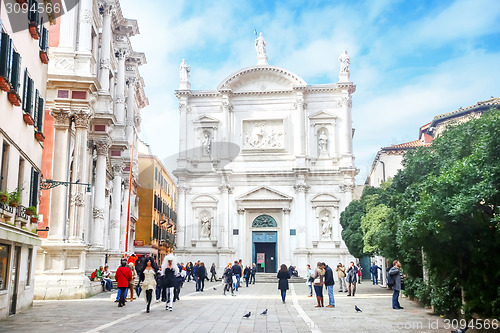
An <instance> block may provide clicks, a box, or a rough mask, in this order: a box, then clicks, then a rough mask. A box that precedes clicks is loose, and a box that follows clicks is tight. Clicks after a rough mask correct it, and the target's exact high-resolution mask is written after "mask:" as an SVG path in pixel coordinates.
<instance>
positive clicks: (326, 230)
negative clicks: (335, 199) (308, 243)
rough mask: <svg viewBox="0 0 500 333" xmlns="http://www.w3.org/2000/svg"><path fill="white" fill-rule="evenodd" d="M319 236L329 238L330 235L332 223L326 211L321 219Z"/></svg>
mask: <svg viewBox="0 0 500 333" xmlns="http://www.w3.org/2000/svg"><path fill="white" fill-rule="evenodd" d="M320 221H321V236H322V237H323V238H328V239H330V238H331V237H332V223H331V222H330V216H329V214H328V213H326V214H325V215H324V216H323V217H322V218H321V219H320Z"/></svg>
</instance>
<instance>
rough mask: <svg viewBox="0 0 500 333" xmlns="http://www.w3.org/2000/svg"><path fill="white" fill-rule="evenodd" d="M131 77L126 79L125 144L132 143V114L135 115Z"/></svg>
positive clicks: (134, 80) (133, 87)
mask: <svg viewBox="0 0 500 333" xmlns="http://www.w3.org/2000/svg"><path fill="white" fill-rule="evenodd" d="M136 81H137V80H136V79H135V78H133V77H129V78H127V116H126V125H127V127H126V130H125V131H126V132H125V133H126V136H127V142H128V143H132V139H133V134H134V113H135V83H136Z"/></svg>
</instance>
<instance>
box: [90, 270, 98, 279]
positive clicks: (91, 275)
mask: <svg viewBox="0 0 500 333" xmlns="http://www.w3.org/2000/svg"><path fill="white" fill-rule="evenodd" d="M95 273H97V269H96V270H95V271H94V272H92V274H90V280H91V281H94V279H95Z"/></svg>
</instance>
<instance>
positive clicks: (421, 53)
mask: <svg viewBox="0 0 500 333" xmlns="http://www.w3.org/2000/svg"><path fill="white" fill-rule="evenodd" d="M120 3H121V7H122V11H123V15H124V16H125V17H127V18H131V19H137V20H138V24H139V30H140V35H137V36H134V37H132V45H133V48H134V50H136V51H139V52H144V53H145V55H146V59H147V64H146V65H144V66H142V67H141V68H140V72H141V75H142V76H143V78H144V82H145V85H146V87H145V91H146V95H147V97H148V98H149V102H150V105H149V106H148V107H146V108H145V109H143V110H142V115H141V117H142V125H141V126H142V132H141V138H142V139H143V140H145V141H146V142H147V143H148V144H149V145H150V146H151V150H152V153H153V154H155V155H157V156H158V157H159V158H160V159H162V160H163V159H165V158H167V159H168V160H169V161H175V158H169V157H171V156H174V155H175V154H177V153H178V150H179V143H178V137H179V111H178V105H179V102H178V100H177V98H176V97H175V95H174V91H175V89H177V88H178V87H179V65H180V63H181V61H182V59H183V58H185V59H186V62H187V63H188V64H189V65H190V66H191V78H190V82H191V89H193V90H204V89H207V90H214V89H216V87H217V85H218V84H219V83H220V82H221V81H222V80H223V79H224V78H226V77H227V76H229V75H231V74H232V73H234V72H236V71H238V70H239V69H241V68H244V67H248V66H253V65H255V64H256V53H255V47H254V40H255V38H256V37H255V35H254V30H257V31H258V32H262V33H263V35H264V38H265V40H266V43H267V47H266V51H267V56H268V58H269V64H270V65H275V66H278V67H282V68H286V69H288V70H290V71H291V72H293V73H295V74H297V75H299V76H300V77H301V78H303V79H304V80H305V81H306V82H307V83H308V84H323V83H335V82H337V81H338V72H339V62H338V60H337V59H338V57H339V55H340V54H341V52H342V50H344V49H347V50H348V52H349V55H350V58H351V65H350V72H351V76H350V78H351V81H352V82H353V83H354V84H355V85H356V87H357V89H356V92H355V93H354V94H353V97H352V120H353V127H354V128H355V135H354V139H353V151H354V155H355V158H356V161H355V165H356V167H357V168H359V169H360V173H359V174H358V176H357V177H356V182H357V183H358V184H363V183H364V182H365V180H366V177H367V175H368V172H369V170H370V168H371V165H372V162H373V159H374V157H375V155H376V154H377V151H378V150H379V149H380V148H381V147H386V146H390V145H391V144H398V143H403V142H408V141H413V140H416V139H418V130H419V127H420V126H422V125H424V124H426V123H429V122H430V121H431V120H432V118H433V117H434V116H436V115H439V114H443V113H447V112H451V111H454V110H457V109H458V108H460V107H463V108H465V107H467V106H470V105H474V104H476V103H477V102H479V101H484V100H487V99H489V98H490V97H491V96H493V97H500V79H499V78H500V1H498V0H468V1H465V0H457V1H440V0H435V1H425V0H422V1H396V0H392V1H389V0H366V1H356V0H331V1H314V0H308V1H299V0H287V1H270V0H267V1H266V0H254V1H236V0H233V1H223V0H217V1H215V0H205V1H196V0H191V1H189V0H186V1H177V0H175V1H174V0H168V1H165V0H144V1H136V0H121V2H120ZM166 167H167V169H170V170H172V169H173V168H175V164H171V165H170V164H169V165H166Z"/></svg>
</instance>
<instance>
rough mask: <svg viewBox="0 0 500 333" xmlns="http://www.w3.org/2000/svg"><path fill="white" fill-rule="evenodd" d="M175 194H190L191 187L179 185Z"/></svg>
mask: <svg viewBox="0 0 500 333" xmlns="http://www.w3.org/2000/svg"><path fill="white" fill-rule="evenodd" d="M177 192H179V194H182V193H184V194H188V193H189V192H191V186H189V185H186V184H182V185H179V186H177Z"/></svg>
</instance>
